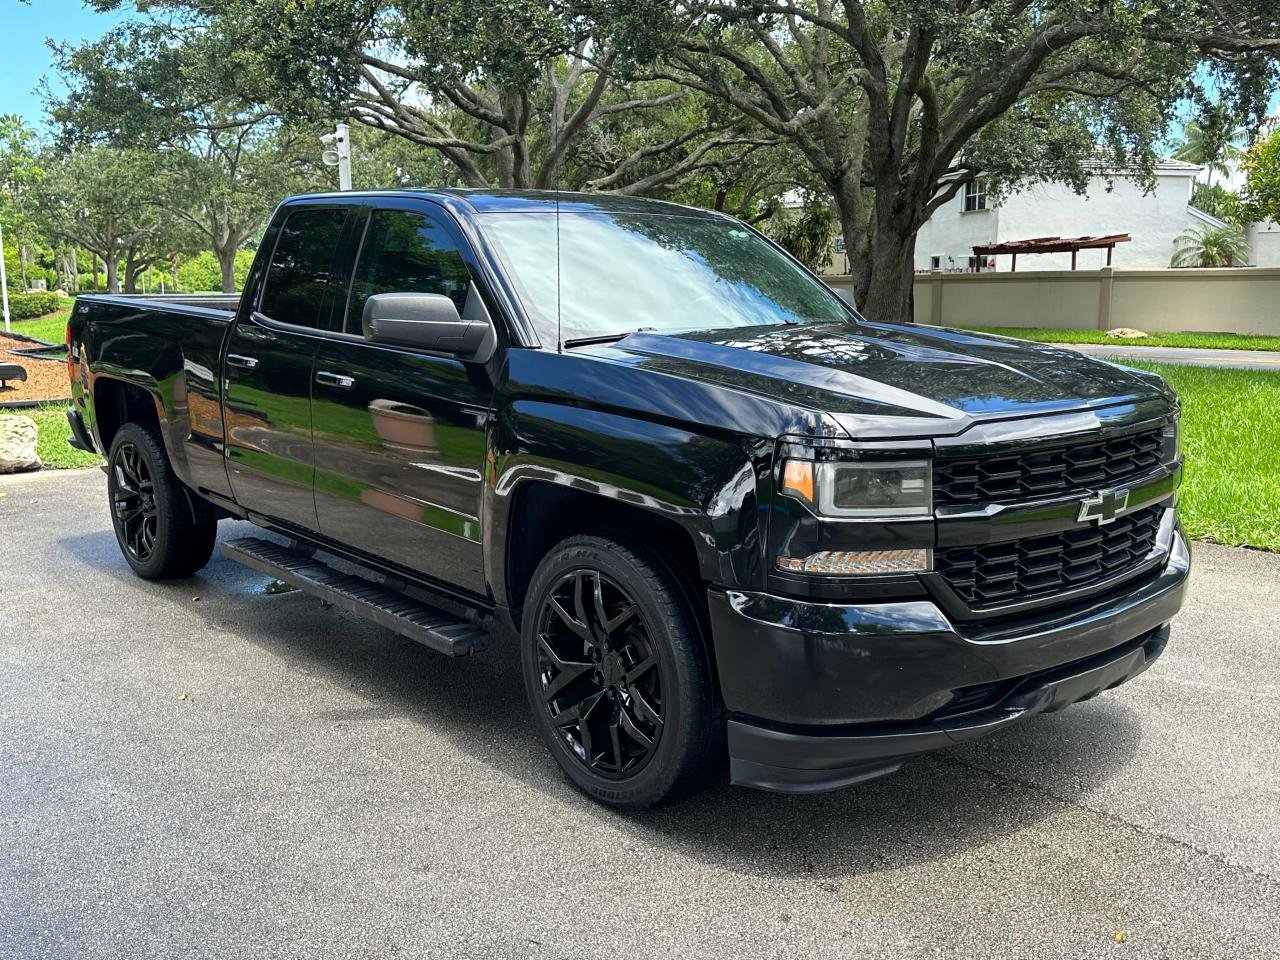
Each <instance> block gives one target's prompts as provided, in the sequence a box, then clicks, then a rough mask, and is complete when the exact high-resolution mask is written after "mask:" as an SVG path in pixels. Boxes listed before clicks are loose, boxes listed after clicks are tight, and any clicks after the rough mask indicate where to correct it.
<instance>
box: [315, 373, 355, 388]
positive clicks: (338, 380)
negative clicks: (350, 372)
mask: <svg viewBox="0 0 1280 960" xmlns="http://www.w3.org/2000/svg"><path fill="white" fill-rule="evenodd" d="M316 383H321V384H324V385H325V386H326V387H334V388H335V389H338V390H350V389H351V388H352V387H354V386H355V385H356V378H355V377H348V376H344V375H343V374H341V373H332V372H331V371H329V370H318V371H316Z"/></svg>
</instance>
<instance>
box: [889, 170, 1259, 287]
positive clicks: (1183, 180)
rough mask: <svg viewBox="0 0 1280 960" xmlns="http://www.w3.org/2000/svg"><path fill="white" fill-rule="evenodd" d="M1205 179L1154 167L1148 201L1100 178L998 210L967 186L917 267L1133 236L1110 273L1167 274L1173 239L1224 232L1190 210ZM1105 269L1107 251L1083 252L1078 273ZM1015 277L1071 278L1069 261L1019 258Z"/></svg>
mask: <svg viewBox="0 0 1280 960" xmlns="http://www.w3.org/2000/svg"><path fill="white" fill-rule="evenodd" d="M1199 172H1200V167H1198V166H1196V165H1195V164H1191V163H1183V162H1182V161H1180V160H1162V161H1160V163H1159V164H1158V165H1157V166H1156V170H1155V179H1156V183H1155V189H1154V190H1152V191H1151V192H1150V193H1144V192H1143V188H1142V186H1141V185H1139V184H1138V183H1136V182H1135V181H1133V180H1126V179H1121V178H1119V177H1117V178H1116V179H1115V180H1113V181H1112V184H1111V186H1110V188H1108V184H1107V181H1106V179H1105V178H1103V176H1102V175H1101V173H1099V174H1098V175H1096V176H1093V177H1091V178H1090V181H1089V186H1088V189H1087V191H1086V192H1085V193H1084V194H1083V195H1080V194H1077V193H1075V192H1074V191H1073V190H1072V189H1071V188H1070V187H1067V186H1063V185H1061V184H1054V183H1039V184H1034V185H1031V186H1028V187H1025V188H1024V189H1022V190H1020V191H1019V192H1017V193H1015V194H1013V195H1011V196H1009V197H1006V198H1005V199H1004V200H1003V201H1001V202H1000V203H999V204H995V203H992V202H990V201H989V199H988V197H987V196H986V195H985V194H984V193H983V190H982V185H981V183H980V182H979V183H976V184H969V185H968V186H967V187H966V188H965V189H963V190H961V191H960V193H959V195H957V196H956V197H955V198H954V199H953V200H951V201H950V202H949V203H947V204H946V205H945V206H944V207H942V208H940V209H939V210H938V211H937V212H935V213H934V215H933V216H932V217H931V218H930V219H929V222H928V223H926V224H925V225H924V227H923V228H922V229H921V230H920V235H919V237H918V239H917V241H916V261H915V267H916V269H917V270H972V269H974V266H975V259H974V256H973V248H974V247H975V246H977V245H980V244H992V243H1007V242H1009V241H1014V240H1032V239H1035V238H1038V237H1081V236H1101V235H1106V234H1114V233H1127V234H1129V235H1130V236H1131V237H1132V238H1133V239H1132V240H1131V241H1130V242H1128V243H1121V244H1119V245H1117V246H1116V248H1115V251H1114V254H1113V255H1112V261H1111V265H1112V266H1114V267H1117V268H1124V269H1130V270H1142V269H1153V270H1155V269H1163V268H1165V267H1168V266H1169V260H1170V258H1171V257H1172V256H1173V251H1174V240H1175V238H1176V237H1177V236H1178V235H1179V234H1180V233H1182V232H1183V231H1184V230H1186V229H1187V228H1188V227H1190V226H1193V225H1196V224H1204V225H1208V226H1222V222H1221V221H1220V220H1218V219H1216V218H1214V217H1211V216H1209V215H1208V214H1207V213H1204V212H1202V211H1200V210H1197V209H1195V208H1194V207H1192V206H1191V202H1190V201H1191V191H1192V189H1193V187H1194V185H1195V178H1196V174H1197V173H1199ZM1277 241H1278V242H1280V235H1277ZM1012 259H1013V258H1012V257H1010V256H1008V255H1003V256H998V257H995V258H994V260H995V269H996V270H1009V269H1011V268H1012ZM1106 262H1107V251H1106V250H1082V251H1080V252H1079V254H1078V255H1077V260H1076V266H1077V268H1078V269H1081V270H1092V269H1097V268H1098V267H1102V266H1105V265H1106ZM984 269H989V265H984ZM1017 269H1019V270H1070V269H1071V254H1069V253H1045V254H1035V255H1027V254H1024V255H1022V256H1020V257H1019V258H1018V266H1017Z"/></svg>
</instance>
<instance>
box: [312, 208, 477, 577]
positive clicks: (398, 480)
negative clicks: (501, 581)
mask: <svg viewBox="0 0 1280 960" xmlns="http://www.w3.org/2000/svg"><path fill="white" fill-rule="evenodd" d="M469 261H470V256H469V254H468V253H467V252H466V245H465V243H464V242H463V241H462V239H461V236H460V234H459V233H457V231H456V228H454V226H453V225H452V224H451V223H450V222H449V221H448V219H447V218H446V217H445V215H444V214H442V213H441V214H426V213H424V212H422V206H421V204H413V205H409V204H406V205H404V206H401V207H399V208H395V207H393V206H392V205H391V202H388V208H379V209H374V210H373V211H372V212H371V213H370V215H369V218H368V221H367V223H366V225H365V229H364V237H363V240H362V242H361V244H360V254H359V259H358V261H357V263H356V266H355V270H354V273H353V279H352V284H351V289H350V293H349V297H348V301H347V305H346V310H345V311H344V314H343V316H344V320H343V323H342V329H341V331H340V332H336V333H334V334H332V335H331V336H330V337H329V338H327V339H326V340H325V341H324V343H323V344H322V345H321V347H320V350H319V353H318V354H317V356H316V362H315V372H314V375H313V380H314V383H313V387H312V390H313V398H314V399H313V404H312V417H313V427H314V436H315V450H316V473H315V499H316V511H317V514H318V516H319V522H320V531H321V532H322V533H323V534H324V535H325V536H326V537H328V538H331V539H333V540H335V541H337V542H339V543H342V544H346V545H349V546H353V547H356V548H358V549H360V550H362V551H364V552H365V553H367V554H370V555H372V556H375V557H379V558H381V559H383V560H388V561H390V562H392V563H395V564H399V565H401V566H403V567H406V568H408V569H410V570H412V571H415V572H418V573H422V574H425V575H426V576H428V577H430V578H433V579H436V580H440V581H443V582H445V583H448V584H450V585H452V586H456V587H460V588H462V589H464V590H467V591H470V592H473V593H482V592H483V591H484V572H483V569H482V563H481V548H480V542H481V541H480V500H481V493H482V487H483V476H484V463H485V449H486V444H485V434H486V430H487V429H488V423H489V416H490V410H491V406H492V402H493V390H494V385H493V383H492V381H491V379H490V375H489V373H488V372H487V371H486V368H485V367H484V366H482V365H478V364H471V363H464V362H462V361H460V360H457V359H455V358H453V357H447V356H439V355H433V354H428V353H423V352H421V351H417V350H411V349H405V348H399V347H390V346H386V345H378V344H373V343H370V342H368V341H366V340H365V339H364V337H363V335H362V332H361V327H362V325H361V320H362V316H363V312H364V305H365V301H366V300H368V298H369V297H370V296H372V295H373V294H377V293H438V294H444V295H446V296H448V297H450V298H452V299H453V301H454V303H455V304H456V305H457V307H458V310H459V312H460V313H465V312H466V310H467V306H466V305H467V299H468V297H478V296H479V295H480V294H479V290H478V287H477V285H476V282H475V279H474V277H475V276H476V275H477V273H478V271H476V270H475V269H474V264H473V265H472V267H469V266H468V262H469ZM336 326H337V324H336V323H335V327H336Z"/></svg>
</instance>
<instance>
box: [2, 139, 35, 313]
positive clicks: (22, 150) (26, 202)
mask: <svg viewBox="0 0 1280 960" xmlns="http://www.w3.org/2000/svg"><path fill="white" fill-rule="evenodd" d="M36 147H37V144H36V134H35V131H34V130H32V129H31V128H30V127H28V126H27V125H26V124H25V123H24V122H23V120H22V118H21V117H19V116H17V115H15V114H7V115H0V225H3V227H4V234H5V258H6V260H5V271H6V277H7V279H8V281H9V286H10V287H13V288H15V289H25V288H26V287H27V280H28V277H27V268H28V266H29V265H30V262H31V253H32V247H33V245H34V244H35V243H36V242H37V241H38V240H39V239H40V236H39V229H38V225H37V224H36V222H35V220H34V218H32V216H31V209H30V207H31V203H30V198H31V194H32V192H33V191H34V190H35V189H36V188H37V187H38V186H39V184H40V181H41V180H42V179H43V177H44V169H43V167H42V166H41V164H40V158H39V156H38V155H37V149H36ZM11 249H12V251H13V260H14V262H13V265H12V267H11V266H10V265H9V261H8V258H9V253H10V250H11ZM15 267H16V269H14V268H15Z"/></svg>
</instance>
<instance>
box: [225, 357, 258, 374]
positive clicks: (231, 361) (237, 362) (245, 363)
mask: <svg viewBox="0 0 1280 960" xmlns="http://www.w3.org/2000/svg"><path fill="white" fill-rule="evenodd" d="M257 365H258V358H257V357H246V356H244V355H243V354H240V353H228V354H227V366H228V367H243V368H244V369H245V370H252V369H253V368H254V367H256V366H257Z"/></svg>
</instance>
